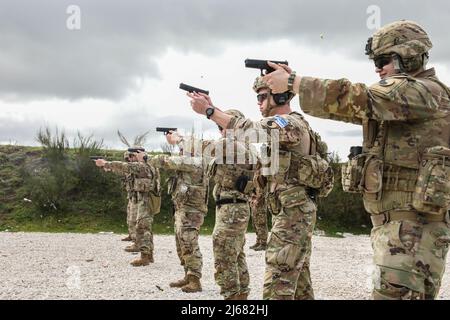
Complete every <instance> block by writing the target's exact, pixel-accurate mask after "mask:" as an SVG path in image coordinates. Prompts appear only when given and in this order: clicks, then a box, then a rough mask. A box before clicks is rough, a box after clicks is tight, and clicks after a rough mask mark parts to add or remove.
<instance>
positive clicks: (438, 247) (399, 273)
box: [371, 220, 450, 299]
mask: <svg viewBox="0 0 450 320" xmlns="http://www.w3.org/2000/svg"><path fill="white" fill-rule="evenodd" d="M371 242H372V248H373V250H374V263H375V270H374V273H373V286H374V288H373V292H372V297H373V298H374V299H434V298H436V296H437V294H438V292H439V288H440V286H441V280H442V276H443V274H444V270H445V261H446V255H447V252H448V249H449V245H450V223H447V224H446V223H444V222H429V223H426V222H425V223H424V222H421V221H409V220H402V221H391V222H388V223H386V224H384V225H381V226H378V227H374V228H373V229H372V232H371Z"/></svg>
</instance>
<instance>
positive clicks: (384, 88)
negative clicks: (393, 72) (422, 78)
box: [369, 76, 408, 95]
mask: <svg viewBox="0 0 450 320" xmlns="http://www.w3.org/2000/svg"><path fill="white" fill-rule="evenodd" d="M407 82H408V78H406V77H404V76H402V77H389V78H387V79H381V80H380V81H378V82H377V83H375V84H373V85H372V86H370V87H369V90H370V91H372V92H374V93H377V94H380V95H387V94H390V93H391V92H393V91H395V90H397V88H399V87H401V86H402V85H403V84H405V83H407Z"/></svg>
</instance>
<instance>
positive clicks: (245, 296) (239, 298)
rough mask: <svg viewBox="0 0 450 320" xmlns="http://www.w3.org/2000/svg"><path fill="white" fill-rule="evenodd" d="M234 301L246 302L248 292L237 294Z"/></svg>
mask: <svg viewBox="0 0 450 320" xmlns="http://www.w3.org/2000/svg"><path fill="white" fill-rule="evenodd" d="M236 300H248V292H245V293H240V294H238V295H237V296H236Z"/></svg>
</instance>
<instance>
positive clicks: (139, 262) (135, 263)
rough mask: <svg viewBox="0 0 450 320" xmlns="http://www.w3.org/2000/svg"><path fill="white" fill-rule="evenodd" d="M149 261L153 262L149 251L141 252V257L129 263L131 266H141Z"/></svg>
mask: <svg viewBox="0 0 450 320" xmlns="http://www.w3.org/2000/svg"><path fill="white" fill-rule="evenodd" d="M150 263H153V255H152V254H151V253H143V252H141V257H140V258H139V259H136V260H134V261H132V262H131V263H130V264H131V265H132V266H133V267H141V266H148V265H149V264H150Z"/></svg>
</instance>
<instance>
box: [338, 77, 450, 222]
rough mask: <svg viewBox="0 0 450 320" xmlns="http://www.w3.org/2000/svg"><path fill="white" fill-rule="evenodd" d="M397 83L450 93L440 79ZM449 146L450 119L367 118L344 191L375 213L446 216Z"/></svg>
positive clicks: (346, 172)
mask: <svg viewBox="0 0 450 320" xmlns="http://www.w3.org/2000/svg"><path fill="white" fill-rule="evenodd" d="M394 78H396V79H397V80H396V81H417V82H418V83H419V84H421V85H423V86H424V87H425V88H427V90H430V91H431V90H435V91H436V90H437V89H436V88H439V87H440V91H441V92H440V94H443V95H445V93H447V95H448V96H450V90H449V89H448V88H447V87H446V86H445V85H444V84H442V83H441V82H439V81H438V80H437V79H436V78H421V79H416V78H411V77H409V76H406V75H401V76H397V77H394ZM430 88H431V89H430ZM442 89H444V90H442ZM381 90H382V88H381ZM447 99H448V98H447ZM447 101H448V100H447ZM407 107H408V106H407V105H405V108H407ZM437 107H439V106H437ZM449 144H450V116H447V117H442V118H437V119H426V118H425V119H419V120H410V121H376V120H373V119H365V120H363V148H362V154H359V155H354V156H353V157H352V159H351V160H349V162H348V163H347V164H346V165H344V167H343V171H342V172H343V176H342V179H343V187H344V190H345V191H349V192H362V193H363V198H364V205H365V208H366V210H367V211H368V212H369V213H372V214H378V213H381V212H384V211H387V210H409V209H411V208H415V209H416V210H419V211H422V212H428V213H442V212H444V211H446V210H447V209H448V208H449V206H450V150H449V149H448V147H449ZM433 147H434V148H433ZM419 182H420V183H419Z"/></svg>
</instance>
